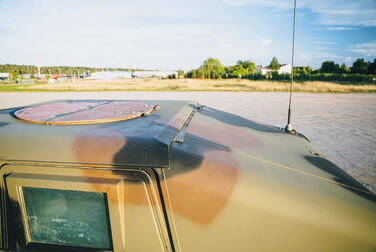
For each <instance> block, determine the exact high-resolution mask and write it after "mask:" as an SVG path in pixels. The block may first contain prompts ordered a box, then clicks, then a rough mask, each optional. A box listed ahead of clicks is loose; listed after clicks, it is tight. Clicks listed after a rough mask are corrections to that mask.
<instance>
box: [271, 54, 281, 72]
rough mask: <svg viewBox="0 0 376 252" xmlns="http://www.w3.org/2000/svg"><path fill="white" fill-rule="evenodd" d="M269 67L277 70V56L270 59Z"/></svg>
mask: <svg viewBox="0 0 376 252" xmlns="http://www.w3.org/2000/svg"><path fill="white" fill-rule="evenodd" d="M269 68H270V69H272V70H274V71H277V70H278V69H279V63H278V60H277V57H273V59H272V61H271V62H270V64H269Z"/></svg>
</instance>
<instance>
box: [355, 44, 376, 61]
mask: <svg viewBox="0 0 376 252" xmlns="http://www.w3.org/2000/svg"><path fill="white" fill-rule="evenodd" d="M350 51H352V52H356V53H359V54H362V55H364V56H368V57H374V56H376V40H374V41H371V42H368V43H361V44H354V45H350Z"/></svg>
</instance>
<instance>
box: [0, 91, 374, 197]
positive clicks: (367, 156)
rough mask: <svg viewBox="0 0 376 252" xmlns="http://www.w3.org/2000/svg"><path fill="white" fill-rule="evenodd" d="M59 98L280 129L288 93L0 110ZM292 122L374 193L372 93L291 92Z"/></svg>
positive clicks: (141, 95)
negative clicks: (144, 106)
mask: <svg viewBox="0 0 376 252" xmlns="http://www.w3.org/2000/svg"><path fill="white" fill-rule="evenodd" d="M63 99H145V100H153V99H154V100H195V101H199V102H200V103H201V104H204V105H207V106H210V107H213V108H216V109H220V110H223V111H226V112H230V113H233V114H237V115H240V116H243V117H245V118H248V119H251V120H254V121H258V122H262V123H266V124H271V125H275V126H278V127H284V126H285V125H286V122H287V111H288V93H273V92H251V93H243V92H71V93H69V92H59V93H52V92H51V93H49V92H47V93H40V92H35V93H0V109H2V108H10V107H17V106H25V105H29V104H33V103H38V102H45V101H50V100H63ZM292 100H293V110H292V124H293V127H294V129H296V130H297V131H298V132H300V133H302V134H304V135H305V136H306V137H307V138H308V139H309V140H310V141H311V143H312V144H313V145H314V146H316V147H317V148H318V149H319V150H320V151H321V152H323V153H324V154H325V155H326V156H327V157H328V158H329V159H330V160H332V161H333V162H334V163H336V164H337V165H338V166H339V167H341V168H342V169H344V170H345V171H346V172H347V173H348V174H350V175H351V176H353V177H354V178H355V179H357V180H358V181H359V182H361V183H362V184H364V185H365V186H367V187H368V188H369V189H371V190H372V191H374V192H376V94H311V93H294V94H293V99H292Z"/></svg>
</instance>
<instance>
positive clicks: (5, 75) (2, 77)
mask: <svg viewBox="0 0 376 252" xmlns="http://www.w3.org/2000/svg"><path fill="white" fill-rule="evenodd" d="M8 78H9V73H0V80H8Z"/></svg>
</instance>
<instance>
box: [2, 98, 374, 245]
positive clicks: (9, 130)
mask: <svg viewBox="0 0 376 252" xmlns="http://www.w3.org/2000/svg"><path fill="white" fill-rule="evenodd" d="M142 103H145V104H160V105H161V109H160V110H158V111H154V112H153V113H152V114H151V115H150V116H148V117H145V118H138V119H134V120H128V121H119V122H114V123H103V124H96V125H75V126H50V125H36V124H30V123H25V122H22V121H20V120H18V119H15V118H14V117H12V116H11V112H12V110H6V111H0V122H2V123H3V126H2V127H0V135H1V137H2V141H0V150H1V151H0V159H16V160H31V161H45V162H66V163H74V164H79V165H82V166H86V165H92V166H93V169H90V170H82V171H81V176H82V177H83V178H88V177H96V176H101V174H102V172H101V171H100V170H99V169H98V171H96V170H95V169H96V168H95V167H98V168H100V166H101V165H104V166H109V167H117V168H118V169H124V171H126V170H127V169H139V170H143V169H154V171H155V173H156V176H159V177H158V179H159V180H153V181H152V182H148V183H150V184H149V185H147V183H137V182H134V183H127V185H126V186H125V187H124V188H125V189H124V198H123V199H122V198H121V197H118V196H114V198H111V197H110V198H109V202H110V203H111V204H114V205H119V206H121V205H125V206H127V207H131V208H133V209H139V210H140V211H143V210H142V209H150V208H153V207H155V206H157V205H158V203H159V202H158V200H157V201H152V200H151V199H150V197H145V195H147V194H145V188H147V186H150V187H151V188H154V190H155V191H156V192H157V191H158V189H157V188H158V183H160V185H161V193H162V195H163V199H164V200H165V202H164V203H165V207H166V209H165V210H166V213H167V217H168V223H169V224H168V225H169V226H170V228H171V235H172V237H173V242H174V244H175V245H176V250H177V251H180V250H181V251H229V250H237V251H240V250H250V249H254V250H258V251H260V250H263V249H264V250H265V248H268V247H269V246H270V248H272V250H277V249H279V250H281V249H285V250H302V249H303V248H304V246H306V244H310V247H311V248H312V250H320V249H323V248H324V247H326V248H331V249H332V250H341V251H342V250H343V249H345V248H348V247H351V248H354V247H359V248H362V249H363V248H364V250H372V249H374V248H375V247H376V241H375V240H374V236H372V234H374V233H375V232H376V214H375V213H376V203H375V202H376V200H375V195H374V194H372V193H371V192H370V191H368V190H367V189H366V188H364V187H363V186H362V185H360V184H359V183H358V182H356V181H355V180H354V179H353V178H351V177H350V176H349V175H347V174H346V173H345V172H343V171H342V170H341V169H340V168H339V167H337V166H336V165H334V164H333V163H331V162H330V161H329V160H328V159H326V158H325V157H324V156H323V155H322V154H321V153H320V152H319V151H318V150H316V149H315V148H314V147H313V146H312V145H311V144H310V143H309V142H308V141H306V139H304V138H302V137H299V136H295V135H290V134H286V133H283V132H282V131H281V130H280V129H279V128H276V127H272V126H268V125H263V124H260V123H256V122H254V121H250V120H247V119H245V118H242V117H239V116H235V115H233V114H229V113H226V112H223V111H219V110H216V109H213V108H210V107H204V108H202V109H201V110H199V112H197V113H196V114H194V116H193V117H192V120H191V121H190V123H189V125H187V128H186V134H185V137H184V141H183V142H182V143H177V142H174V141H173V139H174V137H175V136H176V135H177V134H178V133H179V130H180V129H181V128H182V126H183V124H184V123H185V122H186V120H187V118H188V117H189V116H190V113H191V112H192V111H193V109H194V107H195V106H196V103H195V102H165V101H142ZM104 110H106V109H104ZM30 133H32V134H30ZM35 136H38V138H39V142H38V143H37V144H35V146H34V149H33V150H32V151H30V146H29V147H28V148H26V147H24V145H25V144H23V143H21V142H20V141H15V139H16V140H17V139H23V140H24V142H30V141H31V140H32V139H35ZM47 143H49V144H52V143H53V144H54V145H55V146H58V148H59V154H60V155H55V154H54V153H51V155H46V153H49V152H48V144H47ZM46 151H47V152H46ZM50 152H52V151H50ZM94 166H95V167H94ZM116 176H118V173H116V172H113V173H106V175H105V177H106V178H115V177H116ZM103 186H104V187H105V185H100V184H95V183H92V185H91V188H92V189H93V190H94V191H97V192H101V191H103V190H104V187H103ZM162 195H159V199H160V200H161V199H162V197H161V196H162ZM323 209H325V211H324V210H323ZM141 218H142V217H141ZM324 220H325V221H324ZM354 227H356V229H355V228H354ZM250 235H252V238H254V239H251V238H250ZM289 237H290V240H289ZM291 237H294V239H295V240H299V241H302V242H293V241H291ZM328 237H329V239H328ZM270 239H273V241H274V245H273V246H271V245H270ZM286 241H289V242H286ZM322 244H324V245H325V246H324V247H323V246H322Z"/></svg>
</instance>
